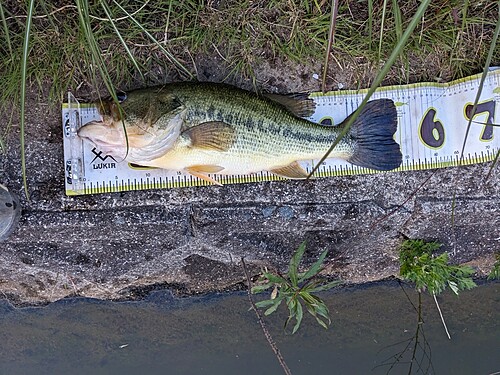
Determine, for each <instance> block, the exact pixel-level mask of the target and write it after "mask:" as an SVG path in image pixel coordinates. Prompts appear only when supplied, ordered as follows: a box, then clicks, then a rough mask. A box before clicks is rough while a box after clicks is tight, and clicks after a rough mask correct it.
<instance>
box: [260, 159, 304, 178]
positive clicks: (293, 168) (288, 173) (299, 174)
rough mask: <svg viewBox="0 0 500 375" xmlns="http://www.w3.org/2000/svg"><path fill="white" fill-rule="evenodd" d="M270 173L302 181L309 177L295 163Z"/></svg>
mask: <svg viewBox="0 0 500 375" xmlns="http://www.w3.org/2000/svg"><path fill="white" fill-rule="evenodd" d="M270 172H272V173H274V174H277V175H278V176H282V177H286V178H293V179H304V178H307V176H309V173H307V171H306V170H305V169H304V168H302V167H301V166H300V164H299V163H297V162H296V161H294V162H293V163H291V164H288V165H286V166H284V167H280V168H275V169H271V170H270Z"/></svg>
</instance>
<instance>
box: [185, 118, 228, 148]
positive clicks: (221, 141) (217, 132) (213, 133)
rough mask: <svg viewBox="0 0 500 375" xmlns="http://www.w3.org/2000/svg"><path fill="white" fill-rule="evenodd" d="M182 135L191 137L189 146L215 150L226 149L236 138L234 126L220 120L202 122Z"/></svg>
mask: <svg viewBox="0 0 500 375" xmlns="http://www.w3.org/2000/svg"><path fill="white" fill-rule="evenodd" d="M182 135H185V136H188V137H189V138H190V139H191V147H197V148H203V149H206V150H215V151H227V150H228V149H229V148H230V147H231V146H232V145H233V144H234V142H235V140H236V131H235V129H234V127H232V126H231V125H228V124H226V123H224V122H221V121H209V122H202V123H201V124H199V125H196V126H193V127H192V128H189V129H187V130H185V131H184V132H183V133H182Z"/></svg>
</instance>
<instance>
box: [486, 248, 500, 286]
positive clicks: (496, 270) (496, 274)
mask: <svg viewBox="0 0 500 375" xmlns="http://www.w3.org/2000/svg"><path fill="white" fill-rule="evenodd" d="M488 280H500V252H499V253H496V254H495V264H494V265H493V268H492V269H491V272H490V274H489V275H488Z"/></svg>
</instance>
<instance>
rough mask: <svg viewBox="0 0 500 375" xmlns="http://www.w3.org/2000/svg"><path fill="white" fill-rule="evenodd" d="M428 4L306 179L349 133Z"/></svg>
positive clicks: (426, 3) (422, 5)
mask: <svg viewBox="0 0 500 375" xmlns="http://www.w3.org/2000/svg"><path fill="white" fill-rule="evenodd" d="M430 2H431V0H423V1H422V2H421V3H420V6H419V7H418V9H417V11H416V13H415V15H414V16H413V18H412V20H411V22H410V24H409V25H408V28H407V29H406V30H405V32H404V34H403V35H402V36H401V39H400V40H399V41H398V43H397V45H396V47H395V48H394V49H393V51H392V53H391V55H390V56H389V58H388V59H387V62H386V63H385V64H384V66H383V67H382V69H381V70H380V72H379V73H378V74H377V76H376V77H375V80H374V81H373V83H372V85H371V87H370V89H369V90H368V92H367V94H366V95H365V97H364V99H363V101H362V102H361V104H360V106H359V107H358V109H357V110H356V112H355V113H354V114H353V115H352V116H351V117H350V118H349V120H348V121H347V123H346V124H345V127H344V129H342V131H341V132H340V134H339V136H338V137H337V139H336V140H335V142H334V143H333V144H332V145H331V146H330V148H329V149H328V151H327V152H326V154H325V155H324V156H323V157H322V158H321V160H320V161H319V162H318V163H317V164H316V165H315V167H314V168H313V170H312V171H311V173H310V174H309V176H308V177H307V178H310V177H311V176H312V175H313V174H314V173H315V172H316V171H317V170H318V168H319V167H320V166H321V164H322V163H323V162H324V161H325V159H327V158H328V156H329V155H330V153H331V152H332V151H333V149H334V148H335V146H337V144H338V143H339V142H340V140H341V139H342V137H344V135H346V134H347V133H348V132H349V130H350V129H351V125H352V124H353V123H354V121H356V119H357V118H358V116H359V114H360V113H361V111H362V110H363V108H364V106H365V105H366V103H367V102H368V100H369V99H370V97H371V96H372V94H373V93H374V92H375V90H376V89H377V88H378V86H379V85H380V84H381V83H382V81H383V79H384V77H385V76H386V75H387V73H388V72H389V70H390V69H391V67H392V65H393V64H394V62H395V61H396V59H397V58H398V57H399V55H400V54H401V52H402V51H403V48H404V46H405V44H406V42H407V41H408V40H409V39H410V37H411V35H412V33H413V30H415V27H416V26H417V25H418V23H419V22H420V20H421V19H422V17H423V16H424V14H425V11H426V9H427V7H428V6H429V4H430Z"/></svg>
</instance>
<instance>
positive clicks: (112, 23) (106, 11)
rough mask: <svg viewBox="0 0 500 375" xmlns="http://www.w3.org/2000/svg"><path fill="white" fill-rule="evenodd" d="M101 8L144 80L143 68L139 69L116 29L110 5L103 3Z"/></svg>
mask: <svg viewBox="0 0 500 375" xmlns="http://www.w3.org/2000/svg"><path fill="white" fill-rule="evenodd" d="M101 6H102V9H103V10H104V13H106V17H108V19H109V22H110V23H111V26H112V27H113V29H114V30H115V34H116V36H117V37H118V39H120V42H121V43H122V46H123V48H125V51H126V52H127V55H128V56H129V58H130V61H132V64H134V66H135V69H136V70H137V71H138V72H139V74H140V76H141V78H142V79H144V75H143V74H142V70H141V68H140V67H139V64H138V63H137V61H136V59H135V57H134V55H133V54H132V51H130V48H128V45H127V43H126V42H125V40H124V39H123V37H122V34H121V33H120V31H119V30H118V28H117V27H116V24H115V22H114V21H113V18H112V17H111V11H110V9H109V6H108V4H106V2H105V1H101Z"/></svg>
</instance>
